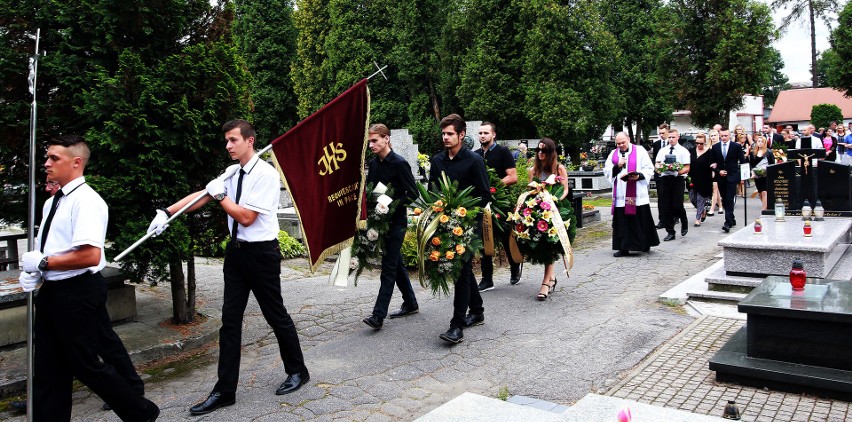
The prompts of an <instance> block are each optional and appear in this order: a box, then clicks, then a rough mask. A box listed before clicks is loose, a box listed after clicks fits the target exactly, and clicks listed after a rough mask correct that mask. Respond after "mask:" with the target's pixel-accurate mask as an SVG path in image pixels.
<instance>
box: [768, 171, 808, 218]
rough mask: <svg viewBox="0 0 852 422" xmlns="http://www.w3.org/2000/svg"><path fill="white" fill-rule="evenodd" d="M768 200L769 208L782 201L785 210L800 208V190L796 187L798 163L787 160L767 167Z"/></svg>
mask: <svg viewBox="0 0 852 422" xmlns="http://www.w3.org/2000/svg"><path fill="white" fill-rule="evenodd" d="M766 191H767V193H766V201H767V203H768V208H769V210H772V209H773V208H774V207H775V204H776V203H778V202H780V203H782V204H784V209H785V210H790V209H798V207H799V202H800V200H799V192H798V189H797V187H796V163H795V162H793V161H787V162H784V163H778V164H772V165H770V166H768V167H766Z"/></svg>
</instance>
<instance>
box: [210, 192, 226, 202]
mask: <svg viewBox="0 0 852 422" xmlns="http://www.w3.org/2000/svg"><path fill="white" fill-rule="evenodd" d="M213 199H215V200H217V201H221V200H223V199H225V194H224V193H220V194H218V195H216V196H214V197H213Z"/></svg>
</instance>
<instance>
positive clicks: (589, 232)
mask: <svg viewBox="0 0 852 422" xmlns="http://www.w3.org/2000/svg"><path fill="white" fill-rule="evenodd" d="M611 238H612V225H611V224H608V222H597V223H594V224H588V225H586V226H584V227H583V228H582V229H579V230H577V238H576V239H574V242H573V243H572V246H573V247H574V249H589V248H593V247H596V246H597V244H598V243H600V242H601V241H603V240H609V239H611Z"/></svg>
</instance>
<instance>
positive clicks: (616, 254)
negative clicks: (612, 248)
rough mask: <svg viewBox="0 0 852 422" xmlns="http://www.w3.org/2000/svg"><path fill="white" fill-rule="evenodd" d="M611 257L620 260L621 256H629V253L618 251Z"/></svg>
mask: <svg viewBox="0 0 852 422" xmlns="http://www.w3.org/2000/svg"><path fill="white" fill-rule="evenodd" d="M612 256H614V257H616V258H621V257H622V256H630V251H623V250H622V251H618V252H616V253H614V254H612Z"/></svg>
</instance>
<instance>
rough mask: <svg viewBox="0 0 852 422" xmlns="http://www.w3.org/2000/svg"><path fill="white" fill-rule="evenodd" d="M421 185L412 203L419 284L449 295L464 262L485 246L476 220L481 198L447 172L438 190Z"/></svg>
mask: <svg viewBox="0 0 852 422" xmlns="http://www.w3.org/2000/svg"><path fill="white" fill-rule="evenodd" d="M418 187H419V188H420V198H419V199H418V200H417V201H415V202H414V203H413V204H412V206H413V207H415V215H416V217H415V218H416V227H417V237H416V238H417V269H418V274H419V276H420V284H421V285H423V286H426V285H428V286H429V287H431V290H432V294H440V293H443V294H445V295H447V294H449V292H450V286H451V285H453V283H454V282H455V280H456V278H458V276H459V274H460V273H461V268H462V264H463V263H464V262H465V261H466V260H469V259H471V258H473V254H474V252H477V251H479V250H480V249H482V240H481V239H480V238H479V234H478V233H479V221H478V220H477V215H478V214H479V212H480V209H479V207H477V204H478V203H479V198H475V197H472V196H471V191H472V188H468V189H464V190H461V191H459V189H458V183H457V182H451V181H449V180H448V179H447V177H446V175H442V178H441V180H439V181H438V187H439V191H437V192H432V191H427V190H426V188H424V187H423V186H418ZM417 211H419V214H418V212H417Z"/></svg>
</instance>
